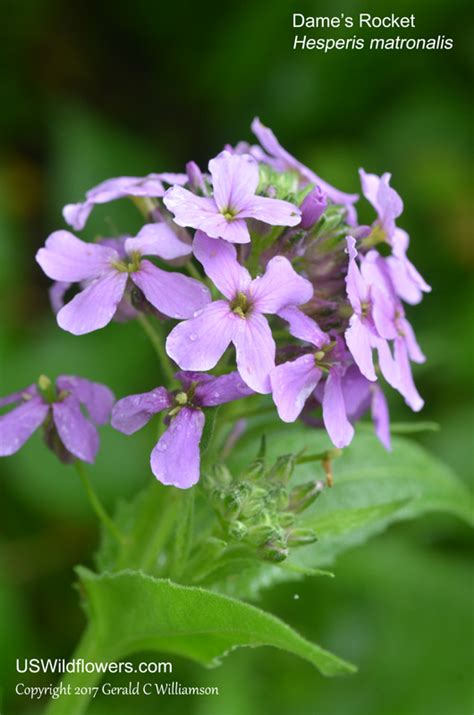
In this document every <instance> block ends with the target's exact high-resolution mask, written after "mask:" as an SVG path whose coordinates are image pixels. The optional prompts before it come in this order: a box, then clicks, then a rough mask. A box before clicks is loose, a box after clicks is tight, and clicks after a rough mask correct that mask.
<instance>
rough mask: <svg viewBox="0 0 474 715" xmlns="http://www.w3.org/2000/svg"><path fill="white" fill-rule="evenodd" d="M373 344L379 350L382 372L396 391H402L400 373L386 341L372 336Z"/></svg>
mask: <svg viewBox="0 0 474 715" xmlns="http://www.w3.org/2000/svg"><path fill="white" fill-rule="evenodd" d="M371 344H372V347H373V348H376V349H377V353H378V358H379V365H380V372H381V373H382V375H383V376H384V378H385V379H386V380H387V382H388V384H389V385H391V386H392V387H393V388H394V390H399V389H400V371H399V367H398V365H397V363H396V362H395V360H394V359H393V356H392V352H391V350H390V347H389V345H388V343H387V341H386V340H384V339H383V338H378V337H375V336H372V339H371Z"/></svg>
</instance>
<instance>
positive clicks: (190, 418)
mask: <svg viewBox="0 0 474 715" xmlns="http://www.w3.org/2000/svg"><path fill="white" fill-rule="evenodd" d="M204 422H205V417H204V414H203V412H202V411H201V410H193V409H189V408H187V407H184V408H183V409H181V410H180V411H179V412H178V414H177V415H176V417H174V418H173V419H172V420H171V423H170V425H169V427H168V429H167V430H166V432H164V434H163V435H162V436H161V437H160V439H159V441H158V444H157V445H156V446H155V448H154V449H153V451H152V453H151V459H150V463H151V469H152V472H153V474H154V475H155V477H156V478H157V479H159V481H160V482H161V483H162V484H171V485H173V486H175V487H178V488H179V489H189V487H192V486H193V484H196V482H198V481H199V475H200V461H201V458H200V453H199V443H200V441H201V436H202V431H203V429H204Z"/></svg>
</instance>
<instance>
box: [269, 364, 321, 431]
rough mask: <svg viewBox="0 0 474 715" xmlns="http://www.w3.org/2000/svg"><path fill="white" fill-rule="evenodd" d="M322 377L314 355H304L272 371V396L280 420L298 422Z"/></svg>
mask: <svg viewBox="0 0 474 715" xmlns="http://www.w3.org/2000/svg"><path fill="white" fill-rule="evenodd" d="M321 375H322V371H321V370H320V369H319V368H317V367H316V365H315V362H314V356H313V355H303V356H302V357H299V358H297V359H296V360H292V361H291V362H285V363H283V364H282V365H277V366H276V367H275V368H274V369H273V370H272V372H271V375H270V381H271V385H272V395H273V401H274V402H275V405H276V407H277V410H278V414H279V416H280V419H282V420H283V421H284V422H294V421H295V420H296V418H297V417H298V416H299V414H300V412H301V411H302V409H303V407H304V403H305V402H306V400H307V399H308V397H309V396H310V395H311V393H312V392H313V391H314V389H315V387H316V385H317V384H318V382H319V380H320V378H321Z"/></svg>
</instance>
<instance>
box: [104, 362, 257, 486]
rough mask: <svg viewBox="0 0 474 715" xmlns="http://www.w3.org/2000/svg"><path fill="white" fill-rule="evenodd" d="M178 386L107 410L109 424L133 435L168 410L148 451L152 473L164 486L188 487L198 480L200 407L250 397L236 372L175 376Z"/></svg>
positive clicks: (133, 397) (132, 398) (134, 397)
mask: <svg viewBox="0 0 474 715" xmlns="http://www.w3.org/2000/svg"><path fill="white" fill-rule="evenodd" d="M175 377H176V378H177V379H178V380H179V381H180V382H181V385H182V388H181V389H180V390H176V391H174V392H170V391H169V390H166V389H165V388H164V387H157V388H156V389H155V390H152V391H151V392H145V393H143V394H140V395H130V396H129V397H124V398H123V399H122V400H119V401H118V402H117V403H116V405H115V406H114V409H113V411H112V421H111V422H112V426H113V427H115V429H117V430H119V431H120V432H124V433H125V434H133V433H134V432H136V431H137V430H139V429H140V428H141V427H143V426H144V425H145V424H147V422H149V421H150V419H151V418H152V417H153V415H155V414H157V413H158V412H161V411H162V410H167V411H168V412H167V416H166V418H165V422H166V423H167V425H168V427H167V429H166V431H165V432H164V433H163V434H162V436H161V437H160V439H159V440H158V442H157V444H156V445H155V447H154V449H153V451H152V453H151V459H150V464H151V469H152V472H153V474H154V475H155V477H156V478H157V479H159V480H160V482H162V483H163V484H172V485H173V486H175V487H179V488H180V489H188V488H189V487H192V486H193V484H196V482H197V481H198V480H199V474H200V449H199V444H200V441H201V437H202V432H203V429H204V423H205V415H204V412H203V410H202V408H203V407H216V406H217V405H222V404H224V403H225V402H232V401H233V400H239V399H240V398H242V397H246V396H247V395H251V394H252V390H250V389H249V388H248V387H247V385H246V384H245V383H244V382H243V381H242V379H241V378H240V377H239V375H238V373H237V372H231V373H230V374H228V375H222V376H220V377H213V376H211V375H206V374H202V373H194V372H179V373H177V374H176V376H175Z"/></svg>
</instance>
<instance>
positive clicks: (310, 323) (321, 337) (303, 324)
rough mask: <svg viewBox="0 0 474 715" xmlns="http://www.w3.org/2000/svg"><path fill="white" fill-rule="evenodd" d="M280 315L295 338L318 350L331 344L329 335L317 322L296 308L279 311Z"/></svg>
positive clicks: (290, 307)
mask: <svg viewBox="0 0 474 715" xmlns="http://www.w3.org/2000/svg"><path fill="white" fill-rule="evenodd" d="M278 315H279V316H280V318H283V320H286V322H287V323H288V324H289V330H290V333H291V335H293V337H295V338H298V339H299V340H304V341H305V342H307V343H311V344H312V345H314V346H315V347H317V348H321V347H322V346H323V345H327V344H328V343H329V342H331V339H330V337H329V335H326V333H324V332H323V331H322V330H321V328H320V327H319V325H318V324H317V323H316V321H315V320H313V319H312V318H310V317H309V316H308V315H306V314H305V313H303V312H302V311H301V310H299V308H296V307H295V306H288V307H287V308H283V310H279V311H278Z"/></svg>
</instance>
